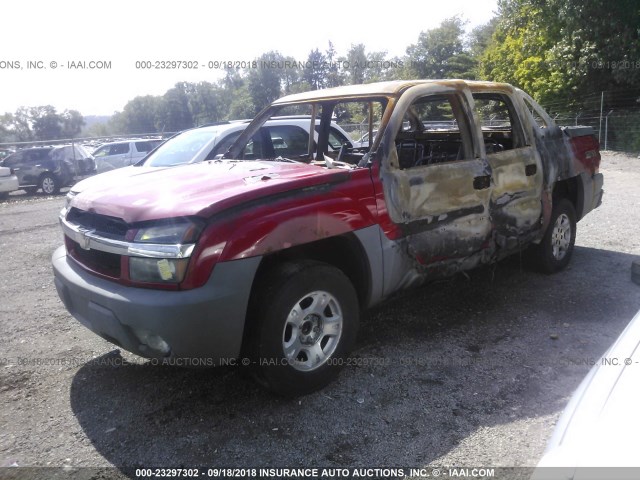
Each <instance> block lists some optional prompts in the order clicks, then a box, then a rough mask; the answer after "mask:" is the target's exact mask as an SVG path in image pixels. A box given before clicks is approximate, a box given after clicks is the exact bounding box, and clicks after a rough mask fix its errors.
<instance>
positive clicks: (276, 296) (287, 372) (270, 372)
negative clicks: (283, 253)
mask: <svg viewBox="0 0 640 480" xmlns="http://www.w3.org/2000/svg"><path fill="white" fill-rule="evenodd" d="M261 286H262V287H264V288H261V291H260V292H259V294H258V295H256V296H255V299H254V300H253V301H252V306H251V311H252V319H251V325H253V329H254V345H253V348H252V354H251V356H252V357H253V363H254V365H255V366H256V370H255V376H256V379H257V380H258V381H259V383H261V384H262V385H263V386H265V387H267V388H268V389H269V390H271V391H273V392H275V393H277V394H279V395H283V396H297V395H304V394H307V393H311V392H313V391H315V390H319V389H321V388H323V387H324V386H326V385H327V384H329V383H330V382H331V381H332V380H334V379H335V378H336V376H337V375H338V373H339V371H340V369H341V367H342V366H343V364H344V358H345V355H346V354H347V353H348V352H349V350H350V349H351V347H352V346H353V344H354V342H355V338H356V334H357V330H358V317H359V307H358V297H357V295H356V291H355V289H354V287H353V285H352V284H351V282H350V281H349V279H348V278H347V277H346V275H344V273H342V272H341V271H340V270H338V269H337V268H335V267H332V266H330V265H327V264H323V263H317V262H298V263H287V264H283V265H281V266H279V267H276V269H275V270H273V271H272V272H271V273H270V274H267V275H266V276H265V277H264V278H263V281H262V282H259V283H258V288H260V287H261Z"/></svg>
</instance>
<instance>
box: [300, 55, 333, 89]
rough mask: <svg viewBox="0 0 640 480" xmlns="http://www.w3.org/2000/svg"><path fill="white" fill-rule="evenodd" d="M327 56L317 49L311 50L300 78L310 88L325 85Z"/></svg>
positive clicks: (318, 87) (319, 87)
mask: <svg viewBox="0 0 640 480" xmlns="http://www.w3.org/2000/svg"><path fill="white" fill-rule="evenodd" d="M326 62H327V58H326V57H325V56H324V55H323V54H322V52H320V50H318V49H317V48H316V49H315V50H311V52H309V56H308V57H307V61H306V63H305V67H304V69H303V73H302V79H303V80H304V81H305V82H307V84H309V85H310V86H311V89H312V90H320V89H321V88H324V87H325V86H326V85H327V66H326Z"/></svg>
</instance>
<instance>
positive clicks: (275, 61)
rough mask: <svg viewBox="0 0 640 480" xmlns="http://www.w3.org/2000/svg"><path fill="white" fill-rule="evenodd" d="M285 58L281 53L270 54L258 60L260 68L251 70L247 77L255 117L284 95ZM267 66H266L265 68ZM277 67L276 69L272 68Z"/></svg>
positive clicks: (265, 54) (263, 55)
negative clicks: (283, 67)
mask: <svg viewBox="0 0 640 480" xmlns="http://www.w3.org/2000/svg"><path fill="white" fill-rule="evenodd" d="M284 60H285V58H284V57H283V56H282V55H281V54H280V53H279V52H273V51H272V52H268V53H264V54H262V55H261V56H260V57H259V58H257V59H256V61H257V62H258V65H259V68H253V69H250V70H249V72H248V75H247V91H248V93H249V95H250V97H251V101H252V102H253V114H252V115H251V116H253V115H255V114H256V113H258V112H259V111H260V110H262V109H263V108H264V107H266V106H267V105H269V104H270V103H271V102H273V101H274V100H276V99H277V98H279V97H280V96H281V95H282V90H281V82H282V69H281V68H277V66H278V65H282V64H283V62H284ZM265 65H266V66H265ZM271 65H275V66H276V68H271Z"/></svg>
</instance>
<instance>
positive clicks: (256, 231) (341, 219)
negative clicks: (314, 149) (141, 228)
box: [182, 168, 377, 288]
mask: <svg viewBox="0 0 640 480" xmlns="http://www.w3.org/2000/svg"><path fill="white" fill-rule="evenodd" d="M232 210H233V212H230V211H228V212H220V213H219V214H217V215H214V216H212V217H211V218H209V219H208V227H207V228H205V230H204V232H203V233H202V236H201V238H200V240H199V241H198V246H197V248H196V250H195V251H194V253H193V255H192V261H191V263H190V265H189V270H190V272H189V273H188V274H187V275H186V280H185V282H184V283H183V285H182V288H195V287H198V286H200V285H203V284H204V283H205V282H206V281H207V279H208V278H209V276H210V274H211V271H212V269H213V268H214V265H215V264H216V263H218V262H227V261H233V260H239V259H243V258H250V257H256V256H263V255H268V254H270V253H273V252H278V251H282V250H286V249H288V248H291V247H295V246H299V245H304V244H306V243H311V242H314V241H317V240H321V239H324V238H329V237H333V236H337V235H343V234H345V233H348V232H353V231H356V230H360V229H363V228H366V227H369V226H371V225H374V224H376V223H377V211H376V202H375V194H374V190H373V184H372V181H371V174H370V170H369V169H368V168H358V169H355V170H352V171H350V172H349V179H348V180H347V181H344V182H340V183H331V184H321V185H315V186H313V187H307V188H303V189H299V190H293V191H289V192H284V193H280V194H278V195H274V196H272V197H265V198H262V199H260V200H259V201H258V202H251V203H248V204H245V205H240V206H237V207H235V208H233V209H232Z"/></svg>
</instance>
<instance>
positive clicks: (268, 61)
mask: <svg viewBox="0 0 640 480" xmlns="http://www.w3.org/2000/svg"><path fill="white" fill-rule="evenodd" d="M638 25H640V3H639V2H638V1H637V0H618V1H617V2H610V1H607V0H586V1H584V0H582V1H581V0H499V2H498V10H497V13H496V16H495V17H494V18H493V19H492V20H491V21H489V22H488V23H487V24H485V25H482V26H479V27H477V28H475V29H473V30H472V31H471V32H469V33H468V34H467V33H465V26H466V22H465V20H464V19H463V18H461V17H459V16H455V17H452V18H448V19H446V20H444V21H443V22H442V23H441V24H440V25H439V26H438V27H436V28H433V29H430V30H426V31H423V32H421V33H420V35H419V36H418V38H417V40H416V42H415V43H414V44H411V45H409V46H408V47H407V48H406V54H405V55H404V56H401V57H389V56H388V55H387V52H376V51H371V52H370V51H367V50H366V47H365V45H362V44H358V45H352V46H351V48H350V49H349V50H348V51H347V52H346V54H343V55H339V54H338V52H337V51H336V50H335V48H334V46H333V45H332V44H331V43H329V45H328V46H327V47H326V48H325V49H322V50H321V49H320V48H316V49H313V50H312V51H310V52H309V54H308V56H307V58H306V59H305V60H304V61H296V60H295V59H293V58H292V57H290V56H286V55H284V54H282V53H280V52H278V51H270V52H266V53H263V54H262V55H260V56H259V57H258V58H256V59H255V62H254V64H253V65H249V68H244V69H231V68H228V69H226V70H225V74H224V76H223V78H221V79H220V80H218V81H216V82H199V83H191V82H180V83H177V84H176V85H175V86H174V87H172V88H171V89H169V90H167V92H166V93H165V94H164V95H159V96H154V95H147V96H139V97H136V98H134V99H132V100H130V101H129V102H128V103H127V104H126V105H125V106H124V108H123V109H122V111H119V112H117V113H115V114H114V115H113V116H112V117H111V118H110V120H109V121H108V122H107V123H101V124H95V125H92V126H91V127H89V128H88V129H85V130H84V131H83V132H82V133H83V134H84V135H87V136H103V135H113V134H141V133H150V132H175V131H179V130H183V129H185V128H191V127H194V126H198V125H203V124H208V123H214V122H219V121H224V120H229V119H240V118H252V117H253V116H254V115H255V114H256V113H257V112H258V111H260V110H261V109H262V108H264V107H265V106H266V105H268V104H269V103H270V102H272V101H273V100H275V99H277V98H278V97H280V96H282V95H285V94H290V93H298V92H304V91H308V90H315V89H321V88H327V87H334V86H339V85H348V84H357V83H368V82H374V81H381V80H396V79H413V78H418V79H423V78H424V79H426V78H463V79H479V80H490V81H501V82H508V83H511V84H513V85H515V86H518V87H520V88H522V89H524V90H525V91H527V92H528V93H529V94H531V95H532V96H533V97H534V98H535V99H536V100H538V101H539V102H540V103H542V104H543V105H544V106H548V107H551V109H552V110H554V111H557V112H560V113H561V112H568V111H576V110H580V109H583V110H584V109H591V110H594V109H596V108H598V107H599V105H598V101H602V100H603V99H602V98H596V97H594V92H600V91H602V92H605V93H604V95H605V96H606V98H605V101H606V102H607V105H608V106H609V108H613V107H615V108H618V109H624V108H626V109H629V108H633V107H638V106H640V104H638V103H637V100H638V99H640V29H639V28H638ZM620 92H626V93H627V94H626V95H620ZM594 98H595V100H594ZM621 99H624V100H621ZM81 128H82V116H81V115H80V114H79V113H78V112H76V111H73V110H72V111H65V112H63V113H62V114H58V113H56V111H55V109H54V108H53V107H51V106H44V107H34V108H24V107H23V108H20V109H18V111H16V112H15V113H7V114H5V115H3V116H2V117H0V142H1V141H21V140H49V139H53V138H63V137H66V138H69V137H73V136H76V135H78V134H79V133H80V130H79V129H81ZM639 136H640V134H639Z"/></svg>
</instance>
